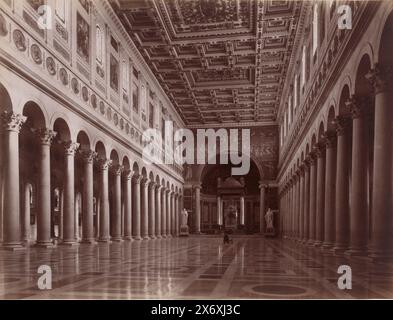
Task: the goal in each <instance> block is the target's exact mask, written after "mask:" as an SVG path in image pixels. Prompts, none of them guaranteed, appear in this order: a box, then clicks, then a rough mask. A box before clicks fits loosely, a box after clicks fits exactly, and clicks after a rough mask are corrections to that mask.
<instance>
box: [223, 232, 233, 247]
mask: <svg viewBox="0 0 393 320" xmlns="http://www.w3.org/2000/svg"><path fill="white" fill-rule="evenodd" d="M229 243H232V240H231V239H230V238H229V235H228V233H227V232H226V231H225V232H224V244H229Z"/></svg>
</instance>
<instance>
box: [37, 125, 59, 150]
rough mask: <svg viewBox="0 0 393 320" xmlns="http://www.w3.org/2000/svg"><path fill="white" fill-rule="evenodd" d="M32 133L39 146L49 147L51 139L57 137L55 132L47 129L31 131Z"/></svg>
mask: <svg viewBox="0 0 393 320" xmlns="http://www.w3.org/2000/svg"><path fill="white" fill-rule="evenodd" d="M32 131H33V133H34V134H35V135H36V137H37V139H38V141H39V143H40V144H41V145H47V146H50V145H51V144H52V142H53V139H54V138H56V136H57V132H55V131H52V130H50V129H48V128H41V129H32Z"/></svg>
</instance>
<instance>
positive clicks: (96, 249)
mask: <svg viewBox="0 0 393 320" xmlns="http://www.w3.org/2000/svg"><path fill="white" fill-rule="evenodd" d="M40 265H48V266H50V267H51V269H52V290H45V291H42V290H39V289H38V287H37V280H38V278H39V277H40V276H41V274H38V273H37V270H38V267H39V266H40ZM340 265H349V266H350V267H351V268H352V279H353V283H352V290H345V291H343V290H340V289H339V288H338V286H337V280H338V278H339V276H340V274H338V273H337V269H338V267H339V266H340ZM288 298H291V299H292V298H294V299H303V298H311V299H313V298H349V299H352V298H393V265H391V264H382V263H381V264H377V263H375V262H370V261H368V260H367V259H364V258H363V259H362V258H352V259H348V258H347V257H334V256H332V255H327V254H322V253H321V251H319V250H317V249H314V248H308V247H304V246H302V245H299V244H296V243H293V242H290V241H286V240H276V239H262V238H260V237H238V238H235V239H234V242H233V244H229V245H223V244H222V239H221V238H214V237H207V236H206V237H204V236H198V237H196V236H195V237H189V238H173V239H166V240H149V241H134V242H123V243H111V244H98V245H80V246H77V247H61V246H59V247H57V248H55V249H38V248H30V249H28V250H25V251H19V252H7V251H0V299H288Z"/></svg>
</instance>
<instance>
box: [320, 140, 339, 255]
mask: <svg viewBox="0 0 393 320" xmlns="http://www.w3.org/2000/svg"><path fill="white" fill-rule="evenodd" d="M335 140H336V137H335V136H327V138H326V175H325V210H324V211H325V236H324V243H323V247H324V248H325V249H330V248H332V247H333V244H334V239H335V227H336V213H335V205H334V204H335V193H336V153H337V150H336V146H335Z"/></svg>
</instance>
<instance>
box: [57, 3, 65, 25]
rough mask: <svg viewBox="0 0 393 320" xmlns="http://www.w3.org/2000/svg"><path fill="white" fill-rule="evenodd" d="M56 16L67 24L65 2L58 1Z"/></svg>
mask: <svg viewBox="0 0 393 320" xmlns="http://www.w3.org/2000/svg"><path fill="white" fill-rule="evenodd" d="M56 14H57V16H58V17H59V18H60V19H61V21H63V22H65V14H66V1H65V0H56Z"/></svg>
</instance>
